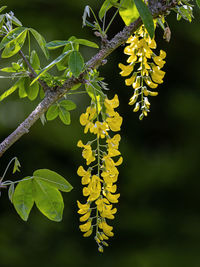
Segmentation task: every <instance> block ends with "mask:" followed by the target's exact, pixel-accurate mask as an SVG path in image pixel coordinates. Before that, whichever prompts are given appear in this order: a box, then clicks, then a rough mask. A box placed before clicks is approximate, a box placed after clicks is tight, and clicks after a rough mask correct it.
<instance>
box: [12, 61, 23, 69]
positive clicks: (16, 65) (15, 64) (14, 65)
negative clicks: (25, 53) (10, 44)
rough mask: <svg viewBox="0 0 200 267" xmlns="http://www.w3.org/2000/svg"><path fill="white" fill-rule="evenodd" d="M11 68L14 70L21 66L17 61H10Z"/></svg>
mask: <svg viewBox="0 0 200 267" xmlns="http://www.w3.org/2000/svg"><path fill="white" fill-rule="evenodd" d="M12 68H13V69H14V70H15V71H18V70H19V69H20V68H21V67H20V65H19V64H18V63H16V62H12Z"/></svg>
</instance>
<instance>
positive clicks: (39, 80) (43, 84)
mask: <svg viewBox="0 0 200 267" xmlns="http://www.w3.org/2000/svg"><path fill="white" fill-rule="evenodd" d="M19 54H20V56H21V57H22V58H23V60H24V62H25V63H26V65H27V66H28V68H29V70H30V71H31V75H30V76H31V77H32V78H33V77H34V78H36V77H37V76H38V75H37V73H36V72H35V70H34V69H33V67H32V66H31V64H30V62H29V61H28V59H27V58H26V56H25V55H24V53H23V52H22V50H19ZM38 82H39V83H40V85H41V86H42V87H43V89H44V91H47V90H49V89H50V87H49V86H48V85H47V84H46V83H45V82H43V81H42V80H41V79H38Z"/></svg>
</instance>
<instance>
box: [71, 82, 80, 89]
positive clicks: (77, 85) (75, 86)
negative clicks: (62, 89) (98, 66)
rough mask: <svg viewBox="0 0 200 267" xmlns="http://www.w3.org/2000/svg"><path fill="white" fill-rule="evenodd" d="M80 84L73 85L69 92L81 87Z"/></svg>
mask: <svg viewBox="0 0 200 267" xmlns="http://www.w3.org/2000/svg"><path fill="white" fill-rule="evenodd" d="M81 84H82V83H77V84H76V85H74V86H73V87H72V88H71V90H77V89H78V88H79V87H80V86H81Z"/></svg>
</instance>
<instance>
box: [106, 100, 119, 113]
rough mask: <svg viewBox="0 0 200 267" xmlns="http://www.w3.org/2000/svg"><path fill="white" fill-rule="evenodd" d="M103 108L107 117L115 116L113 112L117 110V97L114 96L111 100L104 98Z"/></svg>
mask: <svg viewBox="0 0 200 267" xmlns="http://www.w3.org/2000/svg"><path fill="white" fill-rule="evenodd" d="M104 106H105V108H106V113H107V114H108V115H109V116H114V114H115V111H114V108H117V107H118V106H119V99H118V96H117V95H115V96H114V97H113V99H110V100H109V99H108V98H106V99H105V100H104Z"/></svg>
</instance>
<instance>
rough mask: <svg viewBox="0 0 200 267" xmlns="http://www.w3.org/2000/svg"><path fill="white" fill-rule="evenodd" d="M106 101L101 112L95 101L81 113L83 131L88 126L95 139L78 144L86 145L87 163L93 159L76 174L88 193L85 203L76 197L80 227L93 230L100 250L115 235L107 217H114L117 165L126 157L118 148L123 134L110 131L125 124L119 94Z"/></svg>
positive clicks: (82, 229) (84, 231)
mask: <svg viewBox="0 0 200 267" xmlns="http://www.w3.org/2000/svg"><path fill="white" fill-rule="evenodd" d="M103 105H104V108H102V107H101V111H100V112H98V108H97V107H96V106H95V104H94V103H93V104H92V107H88V108H87V110H86V113H83V114H82V115H81V116H80V123H81V125H83V126H85V130H84V132H85V133H87V132H88V130H89V131H90V133H92V134H94V135H95V136H96V139H94V140H93V141H90V142H88V143H87V144H86V145H84V144H83V143H82V141H81V140H80V141H79V142H78V144H77V145H78V147H81V148H82V149H83V152H82V156H83V158H84V159H85V160H86V164H87V165H91V163H92V162H94V163H93V165H92V166H89V167H88V168H87V169H86V168H84V167H83V166H79V168H78V170H77V174H78V175H79V176H80V177H82V178H81V183H82V185H83V186H84V187H83V196H84V197H86V203H85V204H81V203H80V202H79V201H77V204H78V208H79V210H78V213H79V214H80V215H81V217H80V222H81V225H80V227H79V228H80V230H81V231H82V232H83V236H84V237H88V236H90V235H92V233H94V239H95V241H96V242H97V244H98V250H99V251H100V252H103V247H104V246H108V244H107V242H106V240H108V239H109V237H112V236H113V235H114V233H113V227H112V226H110V225H109V224H108V222H107V220H112V219H114V218H115V214H116V212H117V209H116V208H115V207H113V204H115V203H118V201H119V197H120V194H119V193H117V185H116V184H115V183H116V182H117V180H118V175H119V171H118V169H117V166H119V165H120V164H121V163H122V161H123V160H122V157H121V153H120V151H119V142H120V140H121V136H120V135H119V134H115V135H114V136H112V137H111V136H110V132H111V131H113V132H116V131H119V130H120V128H121V124H122V117H121V116H120V115H119V113H118V112H116V111H115V108H117V107H118V106H119V99H118V96H117V95H115V96H114V98H113V99H110V100H109V99H108V98H105V100H104V103H103ZM100 116H101V118H100ZM92 146H93V147H94V146H95V148H92ZM113 158H115V159H113ZM94 229H95V231H94Z"/></svg>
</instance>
